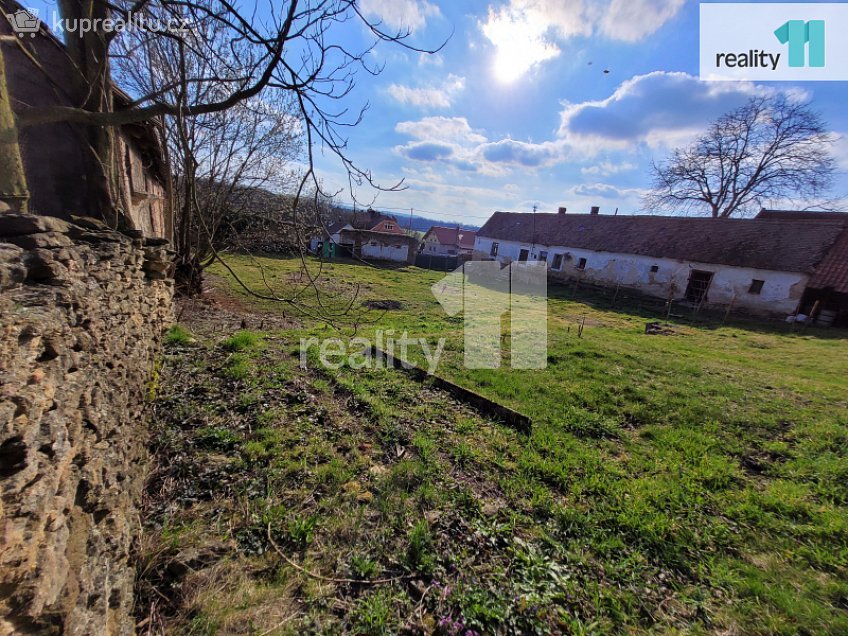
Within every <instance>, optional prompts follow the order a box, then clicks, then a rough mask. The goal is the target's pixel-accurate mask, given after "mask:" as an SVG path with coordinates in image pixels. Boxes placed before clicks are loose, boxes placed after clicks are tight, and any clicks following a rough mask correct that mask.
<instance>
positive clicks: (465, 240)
mask: <svg viewBox="0 0 848 636" xmlns="http://www.w3.org/2000/svg"><path fill="white" fill-rule="evenodd" d="M430 232H432V233H433V234H435V235H436V238H437V239H439V243H441V244H442V245H458V246H459V247H463V248H466V249H469V250H470V249H473V248H474V239H475V238H476V237H477V232H476V231H475V230H464V229H462V228H457V227H444V226H441V225H434V226H433V227H431V228H430V229H429V230H428V231H427V233H428V234H429V233H430Z"/></svg>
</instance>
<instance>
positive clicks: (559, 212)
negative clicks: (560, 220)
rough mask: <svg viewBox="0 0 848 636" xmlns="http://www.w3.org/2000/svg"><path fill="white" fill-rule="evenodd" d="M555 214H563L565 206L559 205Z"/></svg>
mask: <svg viewBox="0 0 848 636" xmlns="http://www.w3.org/2000/svg"><path fill="white" fill-rule="evenodd" d="M557 214H565V208H564V207H561V208H559V209H558V210H557Z"/></svg>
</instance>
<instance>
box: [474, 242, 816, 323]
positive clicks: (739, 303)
mask: <svg viewBox="0 0 848 636" xmlns="http://www.w3.org/2000/svg"><path fill="white" fill-rule="evenodd" d="M492 242H493V239H489V238H485V237H479V236H478V237H477V241H476V243H475V250H476V254H477V256H478V257H481V258H487V257H489V255H490V253H491V246H492ZM497 243H498V254H497V260H499V261H502V262H506V261H514V260H518V256H519V252H520V250H522V249H527V250H529V252H530V260H536V259H537V258H541V256H542V254H541V252H543V251H544V252H547V258H546V259H545V260H546V261H547V263H548V267H549V268H550V271H551V275H552V276H553V277H554V278H563V279H574V278H580V279H581V280H585V281H587V282H592V283H597V284H601V285H616V284H620V285H622V286H623V287H629V288H631V289H637V290H639V291H640V292H642V293H645V294H648V295H650V296H656V297H657V298H663V299H667V298H668V297H669V296H671V297H673V298H675V299H679V298H682V297H683V296H684V294H685V292H686V286H687V284H688V282H689V273H690V271H691V270H693V269H697V270H704V271H709V272H713V280H712V283H711V284H710V287H709V290H708V291H707V302H706V303H705V305H706V306H718V307H722V306H727V305H729V304H731V303H732V304H733V307H735V308H737V309H741V310H745V311H747V312H750V313H754V314H773V315H776V316H780V315H789V314H791V313H793V312H794V311H795V309H796V307H797V306H798V302H799V301H800V300H801V296H802V295H803V293H804V289H805V286H806V283H807V280H808V279H809V275H807V274H803V273H798V272H776V271H769V270H762V269H754V268H750V267H733V266H730V265H719V264H716V263H699V262H696V261H680V260H675V259H669V258H654V257H651V256H638V255H634V254H612V253H609V252H595V251H592V250H585V249H579V248H571V247H556V246H554V247H545V246H540V245H538V244H537V245H535V246H534V245H530V244H529V243H519V242H517V241H497ZM557 254H561V255H563V259H562V265H561V267H560V268H559V270H555V269H553V264H554V258H555V257H556V255H557ZM581 258H585V259H586V267H585V269H583V270H580V269H578V268H577V265H578V263H579V262H580V259H581ZM653 267H656V268H657V271H656V272H654V271H651V270H652V268H653ZM753 279H757V280H762V281H764V284H763V288H762V291H761V292H760V293H759V294H752V293H749V291H748V290H749V288H750V286H751V281H752V280H753Z"/></svg>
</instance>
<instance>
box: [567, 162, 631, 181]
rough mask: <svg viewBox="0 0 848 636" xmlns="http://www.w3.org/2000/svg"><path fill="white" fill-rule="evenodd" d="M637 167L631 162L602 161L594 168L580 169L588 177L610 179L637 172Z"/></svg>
mask: <svg viewBox="0 0 848 636" xmlns="http://www.w3.org/2000/svg"><path fill="white" fill-rule="evenodd" d="M637 167H638V166H637V165H636V164H635V163H630V162H629V161H622V162H621V163H613V162H611V161H602V162H601V163H598V164H595V165H593V166H585V167H583V168H580V172H581V173H583V174H588V175H596V176H600V177H608V176H610V175H612V174H618V173H619V172H627V171H629V170H635V169H636V168H637Z"/></svg>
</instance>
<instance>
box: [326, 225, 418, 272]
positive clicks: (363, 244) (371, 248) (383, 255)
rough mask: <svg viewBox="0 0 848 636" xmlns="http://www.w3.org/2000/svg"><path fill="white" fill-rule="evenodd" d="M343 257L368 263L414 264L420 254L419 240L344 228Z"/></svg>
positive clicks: (341, 241)
mask: <svg viewBox="0 0 848 636" xmlns="http://www.w3.org/2000/svg"><path fill="white" fill-rule="evenodd" d="M339 245H340V246H341V247H342V255H349V256H351V257H353V258H357V259H362V260H366V261H394V262H397V263H408V264H412V263H413V262H414V261H415V255H416V254H417V253H418V239H417V238H415V237H414V236H408V235H406V234H396V233H394V232H377V231H372V230H357V229H352V228H344V229H342V230H340V231H339Z"/></svg>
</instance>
